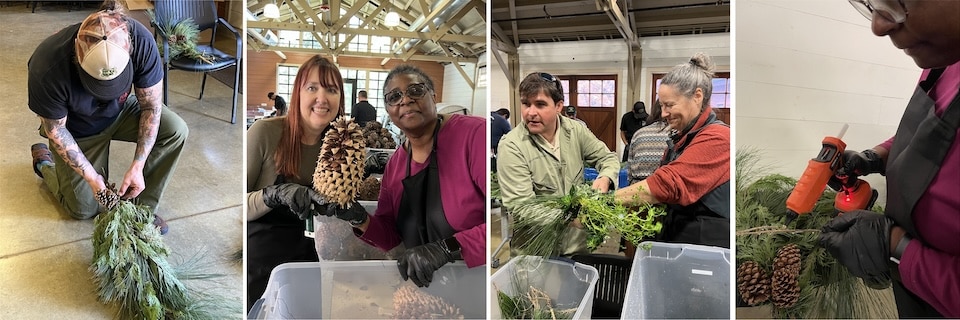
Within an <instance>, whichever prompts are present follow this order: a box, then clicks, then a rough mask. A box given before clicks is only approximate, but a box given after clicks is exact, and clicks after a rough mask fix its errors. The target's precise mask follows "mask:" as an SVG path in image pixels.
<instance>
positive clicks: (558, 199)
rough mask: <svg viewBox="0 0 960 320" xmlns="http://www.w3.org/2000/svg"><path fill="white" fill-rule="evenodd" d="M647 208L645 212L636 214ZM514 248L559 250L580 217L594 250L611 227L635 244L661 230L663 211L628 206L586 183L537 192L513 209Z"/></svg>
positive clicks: (529, 252) (537, 253) (553, 252)
mask: <svg viewBox="0 0 960 320" xmlns="http://www.w3.org/2000/svg"><path fill="white" fill-rule="evenodd" d="M640 212H646V214H639V213H640ZM513 213H514V214H513V216H514V236H515V238H517V239H522V240H521V241H518V243H517V244H516V246H515V248H516V249H517V250H519V251H520V252H523V254H526V255H533V256H541V257H549V256H556V255H558V254H559V253H560V249H561V248H559V247H558V245H559V244H560V243H561V239H563V237H564V233H565V232H564V231H565V230H566V226H567V225H568V224H570V223H571V222H573V220H574V219H579V221H580V223H581V224H582V225H583V228H584V230H585V231H586V232H587V248H588V249H590V250H591V251H592V250H596V249H597V248H599V247H600V245H602V244H603V242H604V241H606V239H607V235H608V234H609V232H610V231H611V230H616V231H618V232H619V233H620V234H621V236H623V238H624V239H626V240H627V241H630V242H631V243H633V244H635V245H638V244H639V243H640V242H641V241H642V240H643V239H645V238H649V237H652V236H655V235H656V234H658V233H660V229H661V228H662V224H661V223H660V222H659V221H658V220H657V218H658V217H660V216H663V215H666V210H665V209H664V207H663V206H660V205H649V204H646V205H642V206H641V207H639V208H628V207H626V206H624V205H623V204H621V203H620V202H619V201H617V199H616V198H615V197H614V195H613V194H612V193H600V192H598V191H596V190H594V189H592V188H591V187H590V186H589V185H587V184H578V185H575V186H573V187H572V188H571V189H570V192H569V193H568V194H566V195H563V196H555V195H538V196H535V197H534V198H533V199H531V200H529V201H525V202H524V203H522V204H520V205H517V206H515V207H514V209H513Z"/></svg>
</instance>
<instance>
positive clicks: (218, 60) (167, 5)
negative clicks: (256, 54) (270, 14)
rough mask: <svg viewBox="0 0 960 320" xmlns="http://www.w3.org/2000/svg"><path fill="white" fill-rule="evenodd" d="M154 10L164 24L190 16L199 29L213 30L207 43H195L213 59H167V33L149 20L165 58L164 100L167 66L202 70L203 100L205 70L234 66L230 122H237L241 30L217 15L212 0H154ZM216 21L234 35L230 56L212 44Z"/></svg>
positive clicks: (168, 67) (167, 86)
mask: <svg viewBox="0 0 960 320" xmlns="http://www.w3.org/2000/svg"><path fill="white" fill-rule="evenodd" d="M154 12H155V14H156V20H157V23H160V24H163V25H173V24H175V23H177V22H179V21H182V20H183V19H186V18H192V19H193V22H194V23H196V24H197V26H198V29H199V30H200V32H203V31H206V30H208V29H212V30H213V34H212V35H211V36H210V44H209V45H202V44H198V45H197V49H198V50H200V51H201V52H204V53H207V54H210V55H212V56H213V57H214V58H215V59H214V61H213V63H208V62H205V61H200V60H194V59H190V58H186V57H182V58H178V59H175V60H170V59H169V57H170V45H169V42H168V39H169V36H168V35H166V34H163V31H161V30H160V28H159V27H158V26H157V23H152V26H153V28H154V30H156V32H157V33H156V35H157V37H158V38H159V39H160V40H161V41H160V42H161V43H162V48H160V50H162V52H163V60H164V61H163V62H164V63H163V65H164V68H163V69H164V70H163V71H164V73H163V103H164V104H166V103H167V101H168V100H167V96H168V93H167V92H168V91H169V88H170V86H169V85H168V83H167V82H168V80H167V78H168V76H167V74H168V73H169V72H170V69H179V70H185V71H193V72H203V82H202V83H201V84H200V97H199V98H197V99H198V100H202V99H203V89H204V87H206V85H207V74H208V73H210V72H215V71H220V70H223V69H226V68H229V67H235V68H236V74H235V75H234V80H233V111H232V112H231V114H230V123H236V119H237V91H239V89H240V87H239V85H240V65H241V64H240V60H241V57H242V55H243V38H242V37H241V36H240V33H239V32H237V29H236V28H234V27H233V26H232V25H230V23H229V22H227V20H226V19H223V18H220V17H218V16H217V6H216V3H215V2H214V1H213V0H204V1H198V0H156V1H154ZM218 25H219V26H222V27H223V28H226V30H227V31H229V32H230V33H232V34H233V36H234V39H236V43H237V51H236V52H237V53H236V56H231V55H229V54H227V53H225V52H223V51H220V50H218V49H216V48H214V47H213V42H214V41H215V40H216V38H217V28H218Z"/></svg>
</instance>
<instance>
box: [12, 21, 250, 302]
mask: <svg viewBox="0 0 960 320" xmlns="http://www.w3.org/2000/svg"><path fill="white" fill-rule="evenodd" d="M67 9H68V7H66V6H45V7H44V8H43V10H39V9H38V11H37V13H34V14H31V13H30V10H29V9H28V8H26V7H25V6H22V5H12V6H10V5H7V6H2V7H0V70H3V71H2V76H0V97H4V98H3V100H2V101H3V102H2V110H3V112H0V133H2V136H3V137H4V138H3V139H0V150H2V156H0V177H3V178H4V181H6V182H5V183H2V184H0V288H2V290H0V318H3V319H58V318H59V319H109V318H112V317H113V316H114V314H115V312H116V309H115V308H114V307H112V306H107V305H104V304H102V303H100V302H98V301H97V298H96V287H95V286H94V283H93V281H92V279H91V273H90V272H89V271H88V270H87V268H88V266H89V265H90V262H91V259H92V254H93V250H92V248H91V240H90V238H91V235H92V232H93V221H92V220H83V221H78V220H74V219H72V218H69V217H68V216H67V215H66V214H65V213H63V212H62V210H61V209H60V207H59V204H57V203H56V201H55V200H54V199H53V197H52V196H51V195H50V193H49V192H48V191H47V189H46V186H45V185H44V184H43V182H42V181H41V180H40V179H39V178H37V176H36V175H35V174H34V173H33V170H32V169H31V157H30V145H31V144H34V143H38V142H46V139H43V138H42V137H40V136H39V135H38V134H37V127H38V125H39V120H38V119H37V117H36V116H35V115H34V114H33V112H31V111H30V110H29V109H28V108H27V97H26V92H27V88H26V78H27V70H26V66H27V60H28V59H29V57H30V55H31V54H32V53H33V50H34V49H35V47H36V45H37V44H38V43H39V42H40V41H41V40H42V39H44V38H45V37H46V36H48V35H50V34H52V33H54V32H56V31H57V30H60V29H61V28H63V27H66V26H67V25H70V24H73V23H78V22H80V21H81V20H82V19H83V18H84V17H85V16H86V15H87V14H89V13H90V12H91V11H92V10H90V9H88V8H87V9H84V10H82V11H73V12H68V10H67ZM170 76H171V78H170V79H171V81H170V82H171V85H170V86H171V88H170V100H171V101H170V103H169V105H170V108H171V109H173V110H174V111H176V112H177V113H178V114H179V115H180V116H181V117H182V118H183V119H184V120H185V121H186V122H187V125H188V126H189V128H190V136H189V138H188V140H187V144H186V146H185V149H184V153H183V156H182V158H181V160H180V164H179V167H178V168H177V170H176V172H175V173H174V177H173V178H172V179H171V181H170V183H169V186H168V187H167V190H166V193H165V194H164V198H163V199H162V200H161V203H160V208H159V210H158V211H159V212H158V214H159V215H161V216H162V217H164V218H165V219H167V221H168V224H169V225H170V232H169V233H168V234H167V235H165V236H164V241H165V243H166V244H167V245H168V246H169V247H170V249H171V256H170V257H169V260H170V261H171V262H172V263H173V264H177V262H179V261H182V260H184V259H186V258H188V257H190V256H192V255H194V254H196V253H197V252H205V256H206V260H207V261H209V262H211V267H210V268H209V270H208V271H210V272H217V273H224V274H227V276H226V277H225V278H221V279H220V283H215V284H211V283H191V282H188V283H187V285H188V286H191V287H194V288H203V289H204V290H206V291H210V292H213V293H216V294H220V295H223V296H225V297H227V298H228V299H229V301H231V302H235V304H236V314H228V315H224V318H239V317H241V316H242V315H243V313H244V311H243V309H244V307H243V303H242V299H243V296H244V295H243V294H242V288H243V281H242V279H243V277H242V271H243V270H242V265H241V264H240V263H237V262H232V261H230V260H229V256H230V255H231V254H232V253H234V252H236V251H238V250H240V249H241V248H242V243H243V242H242V241H243V222H242V207H241V203H242V202H241V201H242V199H243V182H242V175H241V174H240V173H241V172H243V171H242V170H241V169H242V160H241V157H242V150H243V149H242V137H243V125H242V124H241V123H242V119H238V124H235V125H231V124H230V123H229V117H230V105H231V104H230V99H231V90H230V88H229V87H227V86H225V85H224V84H222V83H220V82H218V81H216V80H211V79H208V80H210V81H208V83H207V88H206V92H205V94H204V99H203V101H198V100H197V99H196V97H197V95H198V93H199V91H198V88H199V86H200V81H201V74H193V73H188V72H183V71H172V72H171V73H170ZM239 99H241V101H242V96H241V97H240V98H239ZM135 147H136V146H135V144H133V143H124V142H114V144H113V151H114V152H113V156H112V157H111V164H110V171H111V172H113V177H112V179H111V180H113V181H114V182H117V181H119V180H118V179H120V178H122V175H123V172H125V170H126V168H127V166H129V163H130V161H131V158H132V155H133V153H134V149H135Z"/></svg>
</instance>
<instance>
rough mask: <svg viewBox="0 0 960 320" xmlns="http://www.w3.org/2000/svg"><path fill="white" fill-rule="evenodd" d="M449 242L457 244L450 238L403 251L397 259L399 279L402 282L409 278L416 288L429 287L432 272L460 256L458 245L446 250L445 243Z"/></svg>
mask: <svg viewBox="0 0 960 320" xmlns="http://www.w3.org/2000/svg"><path fill="white" fill-rule="evenodd" d="M449 241H453V242H454V243H456V242H457V240H456V238H453V237H451V238H449V239H446V240H440V241H437V242H431V243H427V244H424V245H421V246H417V247H413V248H410V249H407V251H404V252H403V254H401V255H400V258H399V259H397V268H399V269H400V277H402V278H403V280H404V281H406V280H407V279H408V278H409V279H410V280H412V281H413V283H415V284H416V285H417V286H418V287H428V286H430V282H432V281H433V272H434V271H437V269H440V267H443V265H445V264H447V263H449V262H453V260H455V259H456V258H457V257H459V256H460V248H459V244H457V245H456V246H458V247H457V248H448V245H447V244H446V243H447V242H449Z"/></svg>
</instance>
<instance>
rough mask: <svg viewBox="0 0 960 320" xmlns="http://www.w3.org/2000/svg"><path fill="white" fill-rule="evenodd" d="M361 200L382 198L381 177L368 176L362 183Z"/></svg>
mask: <svg viewBox="0 0 960 320" xmlns="http://www.w3.org/2000/svg"><path fill="white" fill-rule="evenodd" d="M359 198H360V200H366V201H377V199H379V198H380V179H377V178H374V177H367V178H366V179H363V183H361V184H360V196H359Z"/></svg>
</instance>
